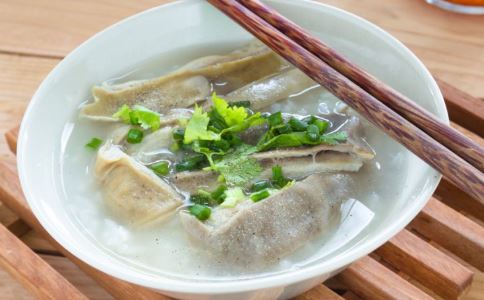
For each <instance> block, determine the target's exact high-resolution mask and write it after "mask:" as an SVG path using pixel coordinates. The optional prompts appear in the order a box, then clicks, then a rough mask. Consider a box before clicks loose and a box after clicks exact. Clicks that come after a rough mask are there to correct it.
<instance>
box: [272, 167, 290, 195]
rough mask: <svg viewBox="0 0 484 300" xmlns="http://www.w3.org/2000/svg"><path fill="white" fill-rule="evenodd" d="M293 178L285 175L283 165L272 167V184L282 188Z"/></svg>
mask: <svg viewBox="0 0 484 300" xmlns="http://www.w3.org/2000/svg"><path fill="white" fill-rule="evenodd" d="M290 181H291V180H289V179H287V178H286V177H284V174H283V173H282V167H281V166H279V165H276V166H274V167H272V184H273V185H274V186H275V187H277V188H279V189H281V188H283V187H285V186H286V184H287V183H288V182H290Z"/></svg>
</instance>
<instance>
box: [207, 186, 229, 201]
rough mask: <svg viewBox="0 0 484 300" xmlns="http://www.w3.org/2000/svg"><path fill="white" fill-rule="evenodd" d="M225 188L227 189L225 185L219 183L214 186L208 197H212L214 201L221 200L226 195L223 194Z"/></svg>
mask: <svg viewBox="0 0 484 300" xmlns="http://www.w3.org/2000/svg"><path fill="white" fill-rule="evenodd" d="M226 190H227V186H226V185H220V186H219V187H218V188H216V189H215V190H214V191H213V192H211V193H210V197H212V199H214V200H216V201H220V202H222V201H223V200H224V199H225V197H226V195H225V191H226ZM221 200H222V201H221ZM220 202H219V203H220Z"/></svg>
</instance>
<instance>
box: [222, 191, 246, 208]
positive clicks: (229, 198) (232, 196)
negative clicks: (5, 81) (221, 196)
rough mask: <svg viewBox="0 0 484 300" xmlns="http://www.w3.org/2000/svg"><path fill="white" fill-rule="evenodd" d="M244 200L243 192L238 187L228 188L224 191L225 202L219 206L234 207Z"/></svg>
mask: <svg viewBox="0 0 484 300" xmlns="http://www.w3.org/2000/svg"><path fill="white" fill-rule="evenodd" d="M244 199H245V195H244V192H243V191H242V189H241V188H240V187H234V188H230V189H228V190H226V191H225V200H224V202H222V204H220V206H222V207H235V206H236V205H237V204H238V203H239V202H241V201H242V200H244Z"/></svg>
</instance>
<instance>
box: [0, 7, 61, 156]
mask: <svg viewBox="0 0 484 300" xmlns="http://www.w3.org/2000/svg"><path fill="white" fill-rule="evenodd" d="M1 6H2V4H1V3H0V7H1ZM0 10H1V8H0ZM1 13H2V12H0V14H1ZM1 23H2V20H0V24H1ZM0 28H1V25H0ZM0 36H2V35H1V34H0ZM58 62H59V59H48V58H38V57H26V56H19V55H7V54H2V53H0V70H2V72H0V134H1V135H3V134H4V133H5V131H6V130H8V129H10V128H12V127H14V126H16V125H18V124H19V123H20V121H21V118H22V115H23V113H24V110H25V108H26V106H27V103H28V101H29V100H30V98H31V97H32V94H33V93H34V91H35V90H36V89H37V87H38V85H39V84H40V82H41V81H42V79H43V78H44V77H45V76H46V75H47V73H48V72H49V71H50V70H51V69H52V68H53V67H54V66H55V65H56V64H57V63H58ZM10 146H13V145H10ZM8 148H9V147H7V144H6V143H5V141H4V139H3V138H2V139H0V158H2V157H6V156H7V155H10V151H9V149H8Z"/></svg>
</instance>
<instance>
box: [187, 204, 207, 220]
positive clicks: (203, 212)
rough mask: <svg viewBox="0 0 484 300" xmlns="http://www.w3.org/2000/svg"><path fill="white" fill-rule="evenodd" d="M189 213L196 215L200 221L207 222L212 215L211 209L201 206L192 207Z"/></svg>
mask: <svg viewBox="0 0 484 300" xmlns="http://www.w3.org/2000/svg"><path fill="white" fill-rule="evenodd" d="M189 211H190V214H192V215H194V216H195V217H196V218H197V219H199V220H200V221H205V220H206V219H208V218H210V215H211V214H212V210H211V209H210V207H207V206H205V205H200V204H195V205H192V206H190V208H189Z"/></svg>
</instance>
